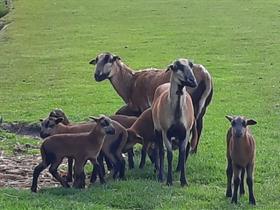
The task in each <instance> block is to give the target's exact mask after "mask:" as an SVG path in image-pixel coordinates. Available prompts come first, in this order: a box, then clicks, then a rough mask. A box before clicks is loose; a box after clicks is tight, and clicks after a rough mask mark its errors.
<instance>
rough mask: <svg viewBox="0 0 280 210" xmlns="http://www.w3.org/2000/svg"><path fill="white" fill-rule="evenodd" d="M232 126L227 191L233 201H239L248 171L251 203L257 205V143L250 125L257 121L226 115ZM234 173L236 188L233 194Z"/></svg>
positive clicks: (229, 131) (228, 152)
mask: <svg viewBox="0 0 280 210" xmlns="http://www.w3.org/2000/svg"><path fill="white" fill-rule="evenodd" d="M226 118H227V119H228V120H229V121H230V123H231V127H230V128H229V130H228V132H227V138H226V139H227V161H228V165H227V170H226V173H227V191H226V196H227V197H232V199H231V202H232V203H233V202H234V203H237V192H238V187H239V186H240V195H242V194H244V193H245V190H244V173H245V170H246V173H247V180H246V181H247V185H248V189H249V203H250V204H253V205H255V204H256V201H255V197H254V192H253V171H254V166H255V156H256V148H255V147H256V145H255V140H254V138H253V136H252V134H251V132H250V129H249V127H248V125H255V124H257V122H256V121H255V120H252V119H246V118H245V117H241V116H237V117H232V116H226ZM232 175H233V181H234V190H233V195H232V190H231V183H232Z"/></svg>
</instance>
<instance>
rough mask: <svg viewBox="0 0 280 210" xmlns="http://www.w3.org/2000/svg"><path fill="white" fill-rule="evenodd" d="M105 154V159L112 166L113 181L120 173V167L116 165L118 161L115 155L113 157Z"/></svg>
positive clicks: (109, 153) (107, 153) (110, 154)
mask: <svg viewBox="0 0 280 210" xmlns="http://www.w3.org/2000/svg"><path fill="white" fill-rule="evenodd" d="M105 154H106V156H107V158H108V159H109V160H110V161H111V163H112V164H113V168H114V173H113V179H116V178H117V175H118V173H119V171H120V165H119V164H118V161H117V160H116V158H115V155H113V154H112V153H111V152H105Z"/></svg>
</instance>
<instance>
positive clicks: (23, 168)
mask: <svg viewBox="0 0 280 210" xmlns="http://www.w3.org/2000/svg"><path fill="white" fill-rule="evenodd" d="M40 161H41V156H40V155H17V156H6V157H5V156H3V154H1V156H0V187H12V188H30V187H31V183H32V174H33V169H34V168H35V166H36V165H38V163H39V162H40ZM62 168H66V165H65V163H63V164H62V167H60V169H59V171H60V174H61V175H62V176H64V175H66V170H65V169H62ZM38 185H39V187H56V186H60V183H58V182H57V181H56V180H55V179H54V178H53V177H52V175H51V174H50V173H49V172H48V170H47V169H46V170H44V171H43V172H42V174H41V176H40V178H39V182H38Z"/></svg>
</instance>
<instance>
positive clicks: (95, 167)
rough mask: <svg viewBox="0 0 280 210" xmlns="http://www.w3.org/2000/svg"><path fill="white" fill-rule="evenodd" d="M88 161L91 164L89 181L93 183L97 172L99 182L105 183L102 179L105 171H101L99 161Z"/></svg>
mask: <svg viewBox="0 0 280 210" xmlns="http://www.w3.org/2000/svg"><path fill="white" fill-rule="evenodd" d="M90 161H91V163H92V165H93V171H92V175H91V178H90V183H95V181H96V178H97V174H98V177H99V181H100V183H101V184H105V180H104V176H105V173H103V172H102V169H101V167H100V165H99V162H96V161H95V160H90Z"/></svg>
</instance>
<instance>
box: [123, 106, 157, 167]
mask: <svg viewBox="0 0 280 210" xmlns="http://www.w3.org/2000/svg"><path fill="white" fill-rule="evenodd" d="M127 134H128V139H127V143H126V146H125V148H132V147H133V146H134V145H135V144H136V143H139V144H142V145H143V147H142V150H141V161H140V165H139V168H143V167H144V165H145V162H146V155H147V152H150V151H153V146H154V141H155V134H154V123H153V118H152V109H151V108H149V109H146V110H145V111H144V112H143V113H142V114H141V115H140V116H139V118H138V119H137V120H136V121H135V122H134V123H133V125H132V126H131V127H130V128H129V129H127ZM150 153H151V152H150ZM149 155H150V158H151V161H152V162H154V154H149Z"/></svg>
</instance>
